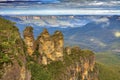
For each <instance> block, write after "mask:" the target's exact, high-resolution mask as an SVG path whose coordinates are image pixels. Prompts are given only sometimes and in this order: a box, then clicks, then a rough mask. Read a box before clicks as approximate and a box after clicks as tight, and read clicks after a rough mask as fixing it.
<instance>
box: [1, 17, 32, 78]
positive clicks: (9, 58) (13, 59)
mask: <svg viewBox="0 0 120 80" xmlns="http://www.w3.org/2000/svg"><path fill="white" fill-rule="evenodd" d="M0 24H1V25H0V30H1V31H0V80H30V78H31V74H30V71H29V70H28V69H27V68H26V63H27V61H26V56H25V50H24V48H25V47H24V43H23V41H22V38H21V37H20V34H19V31H18V29H17V28H16V27H15V26H14V23H12V22H10V21H7V20H5V19H3V18H0Z"/></svg>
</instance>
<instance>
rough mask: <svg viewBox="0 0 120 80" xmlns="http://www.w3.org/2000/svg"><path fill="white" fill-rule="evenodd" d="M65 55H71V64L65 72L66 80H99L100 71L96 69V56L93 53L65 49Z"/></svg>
mask: <svg viewBox="0 0 120 80" xmlns="http://www.w3.org/2000/svg"><path fill="white" fill-rule="evenodd" d="M65 53H66V54H67V55H69V59H70V60H69V62H70V64H69V65H68V66H67V68H66V71H65V73H66V75H63V76H64V78H65V80H98V71H97V70H96V68H95V56H94V54H93V53H92V52H91V51H89V50H80V49H79V48H78V47H74V48H71V49H70V48H68V47H67V48H65ZM69 53H71V54H69ZM75 58H76V59H75ZM72 61H73V62H72ZM65 64H67V62H66V63H65ZM65 76H70V77H65Z"/></svg>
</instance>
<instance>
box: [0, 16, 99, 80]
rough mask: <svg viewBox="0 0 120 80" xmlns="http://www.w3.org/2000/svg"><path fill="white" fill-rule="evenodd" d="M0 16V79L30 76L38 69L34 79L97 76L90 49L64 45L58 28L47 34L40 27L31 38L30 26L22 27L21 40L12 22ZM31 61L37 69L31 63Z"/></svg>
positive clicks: (92, 79) (95, 78)
mask: <svg viewBox="0 0 120 80" xmlns="http://www.w3.org/2000/svg"><path fill="white" fill-rule="evenodd" d="M0 20H1V21H0V22H1V25H0V80H31V79H33V76H36V75H34V74H35V73H36V72H37V71H38V70H40V71H41V70H43V72H39V71H38V72H39V74H37V76H41V75H40V74H43V76H41V77H43V78H40V79H39V77H37V80H41V79H42V80H48V79H49V78H51V79H50V80H98V71H97V69H96V67H95V57H94V53H93V52H92V51H90V50H81V49H80V48H79V47H74V48H70V47H66V48H64V37H63V34H62V33H61V32H60V31H56V32H55V33H54V34H53V35H50V34H49V32H48V31H47V29H44V30H43V32H42V33H41V34H40V35H39V36H38V38H37V39H36V40H34V36H33V28H32V27H26V29H25V30H24V33H23V36H24V42H23V40H22V38H21V37H20V34H19V31H18V29H17V28H16V27H15V26H14V24H13V23H12V22H10V21H6V20H4V19H1V18H0ZM8 24H9V26H8ZM37 60H38V62H37ZM34 64H35V66H36V67H37V69H35V68H36V67H32V66H31V65H34ZM37 65H39V66H37ZM29 67H32V68H30V69H31V70H32V71H34V69H35V72H32V71H30V70H29V69H28V68H29ZM31 77H32V78H31ZM46 77H48V78H46ZM34 80H36V78H34Z"/></svg>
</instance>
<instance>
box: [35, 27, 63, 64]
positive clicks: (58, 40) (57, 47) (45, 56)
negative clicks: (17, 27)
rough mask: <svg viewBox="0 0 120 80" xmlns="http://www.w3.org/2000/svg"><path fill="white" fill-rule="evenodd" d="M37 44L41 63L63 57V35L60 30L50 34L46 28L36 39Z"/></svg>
mask: <svg viewBox="0 0 120 80" xmlns="http://www.w3.org/2000/svg"><path fill="white" fill-rule="evenodd" d="M36 42H37V44H38V46H39V49H38V52H39V53H40V54H41V56H42V63H43V64H47V63H50V61H56V60H60V59H62V57H63V42H64V41H63V35H62V33H61V32H60V31H57V32H55V33H54V35H52V36H51V35H50V34H49V33H48V31H47V29H44V30H43V32H42V33H41V34H40V36H39V37H38V39H37V41H36Z"/></svg>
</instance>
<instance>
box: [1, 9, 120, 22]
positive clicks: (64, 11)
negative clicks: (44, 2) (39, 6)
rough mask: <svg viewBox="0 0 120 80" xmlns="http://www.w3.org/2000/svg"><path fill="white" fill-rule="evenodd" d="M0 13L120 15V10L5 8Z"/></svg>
mask: <svg viewBox="0 0 120 80" xmlns="http://www.w3.org/2000/svg"><path fill="white" fill-rule="evenodd" d="M0 15H120V10H93V9H59V10H56V9H53V10H52V9H51V10H50V9H48V10H9V11H8V10H3V11H0ZM103 20H105V19H103ZM101 21H102V20H101Z"/></svg>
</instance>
